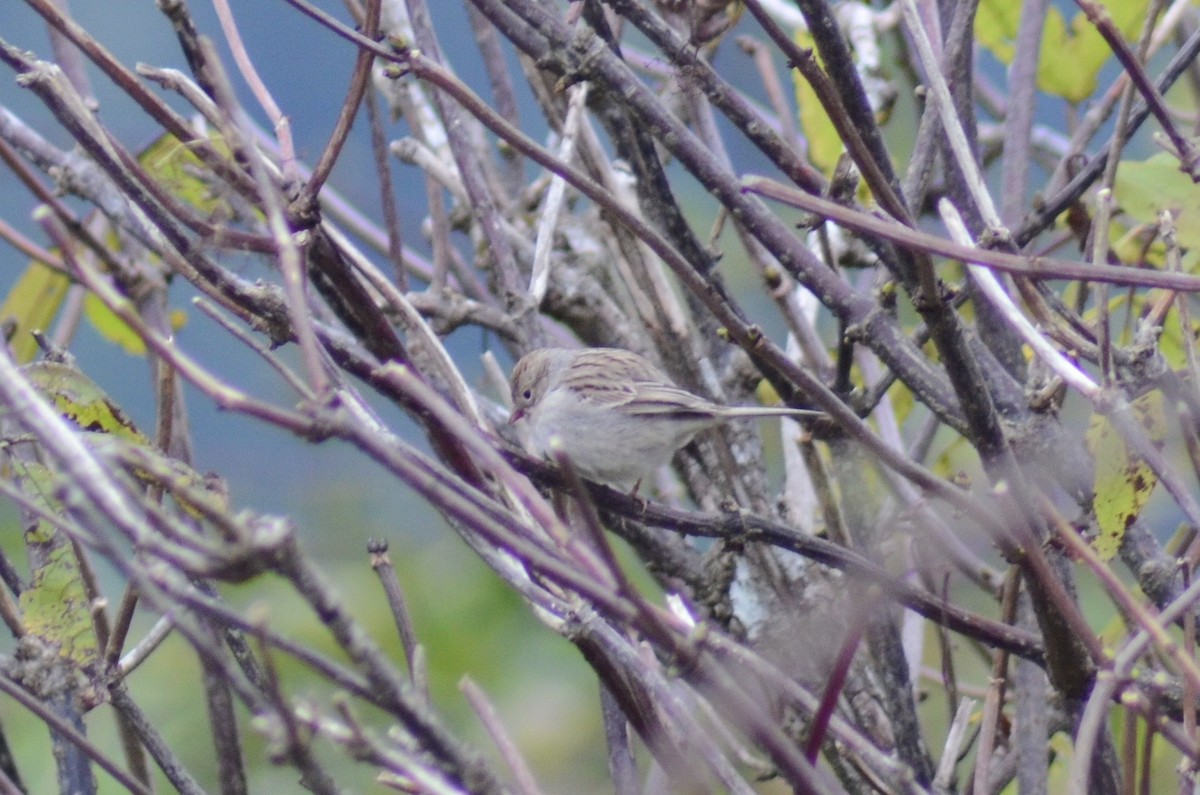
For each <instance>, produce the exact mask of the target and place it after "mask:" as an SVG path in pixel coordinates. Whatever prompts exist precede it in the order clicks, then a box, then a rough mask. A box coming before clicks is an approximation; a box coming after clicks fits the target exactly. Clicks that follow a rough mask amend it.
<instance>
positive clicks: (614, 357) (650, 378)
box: [559, 348, 670, 406]
mask: <svg viewBox="0 0 1200 795" xmlns="http://www.w3.org/2000/svg"><path fill="white" fill-rule="evenodd" d="M642 382H651V383H666V384H670V380H669V379H668V378H667V377H666V376H665V375H663V374H662V373H661V372H659V371H658V368H656V367H655V366H654V365H652V364H650V363H649V362H647V361H646V360H645V359H643V358H641V357H640V356H637V355H635V354H632V353H629V352H628V351H622V350H616V349H613V348H604V349H592V350H586V351H580V352H579V353H578V354H577V355H576V357H575V362H574V364H573V366H572V367H571V369H570V371H568V372H567V373H565V374H564V375H563V377H562V380H561V381H560V382H559V386H561V387H565V388H567V389H571V390H574V391H575V392H577V393H579V394H580V395H581V396H582V397H583V398H584V399H586V400H588V401H590V402H592V403H595V404H598V405H601V406H623V405H625V404H627V403H629V402H631V401H633V400H634V399H635V398H636V397H637V389H636V385H638V384H640V383H642Z"/></svg>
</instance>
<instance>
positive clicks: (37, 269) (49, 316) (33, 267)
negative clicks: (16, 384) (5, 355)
mask: <svg viewBox="0 0 1200 795" xmlns="http://www.w3.org/2000/svg"><path fill="white" fill-rule="evenodd" d="M70 286H71V280H70V279H69V278H67V276H66V275H65V274H63V273H61V272H59V271H56V270H54V269H53V268H51V267H50V266H49V265H46V264H44V263H41V262H38V261H36V260H34V261H32V262H30V263H29V266H28V267H27V268H25V272H24V273H22V274H21V278H19V279H17V283H16V284H14V285H13V287H12V289H11V290H9V291H8V295H7V296H5V298H4V303H3V304H2V305H0V323H13V324H15V329H14V333H13V336H12V351H13V355H14V356H16V359H17V361H18V362H19V363H24V362H31V361H33V358H34V357H35V356H37V353H38V344H37V342H36V341H35V340H34V339H33V336H32V335H31V333H30V332H34V331H46V330H47V329H48V328H49V327H50V324H51V323H53V322H54V318H55V317H56V316H57V315H58V310H59V309H60V308H61V307H62V302H63V298H64V297H66V294H67V288H68V287H70Z"/></svg>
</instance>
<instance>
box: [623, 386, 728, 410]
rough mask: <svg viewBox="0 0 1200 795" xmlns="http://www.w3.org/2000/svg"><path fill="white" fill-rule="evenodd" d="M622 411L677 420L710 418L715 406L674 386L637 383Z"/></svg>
mask: <svg viewBox="0 0 1200 795" xmlns="http://www.w3.org/2000/svg"><path fill="white" fill-rule="evenodd" d="M633 391H634V396H633V398H632V399H630V400H629V402H627V403H626V404H625V405H624V406H623V409H624V410H625V411H626V412H628V413H630V414H643V415H645V414H654V415H663V416H667V415H669V416H673V417H676V418H679V419H695V418H705V417H712V416H713V414H714V410H715V408H716V407H715V406H713V404H711V403H709V402H708V401H707V400H704V399H703V398H701V397H699V396H697V395H693V394H692V393H691V392H688V391H687V390H685V389H680V388H679V387H677V386H675V385H674V384H663V383H646V382H643V383H638V384H635V385H634V389H633Z"/></svg>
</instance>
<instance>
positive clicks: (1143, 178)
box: [1113, 152, 1200, 250]
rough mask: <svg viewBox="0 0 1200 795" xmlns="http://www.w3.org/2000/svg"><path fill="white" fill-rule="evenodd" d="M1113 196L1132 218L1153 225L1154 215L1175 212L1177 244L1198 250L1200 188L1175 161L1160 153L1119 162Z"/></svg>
mask: <svg viewBox="0 0 1200 795" xmlns="http://www.w3.org/2000/svg"><path fill="white" fill-rule="evenodd" d="M1113 192H1114V196H1115V198H1116V200H1117V204H1118V205H1120V207H1121V209H1122V210H1123V211H1124V212H1125V214H1126V215H1128V216H1129V217H1130V218H1132V219H1133V220H1134V221H1136V222H1138V223H1142V224H1151V225H1155V226H1157V224H1158V215H1159V213H1161V212H1162V211H1163V210H1170V211H1171V212H1172V213H1173V214H1174V215H1175V232H1176V236H1177V238H1178V240H1179V245H1180V246H1181V247H1182V248H1185V249H1192V250H1200V188H1197V187H1196V185H1195V183H1193V182H1192V180H1191V178H1189V177H1188V176H1186V175H1185V174H1184V173H1183V172H1182V171H1180V170H1179V160H1177V159H1176V158H1174V157H1172V156H1171V155H1169V154H1166V153H1165V152H1164V153H1161V154H1157V155H1154V156H1153V157H1151V158H1149V159H1147V160H1143V161H1140V162H1136V161H1122V162H1121V167H1120V168H1119V169H1117V179H1116V183H1115V184H1114V185H1113Z"/></svg>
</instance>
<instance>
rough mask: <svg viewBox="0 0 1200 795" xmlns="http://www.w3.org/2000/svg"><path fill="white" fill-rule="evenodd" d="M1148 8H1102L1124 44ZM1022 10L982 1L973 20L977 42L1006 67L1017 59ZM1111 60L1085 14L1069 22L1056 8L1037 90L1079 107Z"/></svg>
mask: <svg viewBox="0 0 1200 795" xmlns="http://www.w3.org/2000/svg"><path fill="white" fill-rule="evenodd" d="M1148 5H1149V0H1107V2H1106V3H1105V4H1104V7H1103V8H1104V11H1105V13H1107V14H1108V16H1109V17H1110V18H1111V19H1112V21H1113V24H1114V25H1115V26H1116V28H1117V30H1118V31H1120V32H1121V34H1122V35H1123V36H1124V37H1125V40H1126V41H1131V40H1132V39H1133V38H1134V37H1135V36H1136V35H1137V33H1138V29H1139V27H1140V26H1141V23H1142V20H1143V19H1144V18H1145V14H1146V7H1147V6H1148ZM1020 10H1021V4H1020V3H1013V2H1011V1H1010V0H983V2H981V3H980V7H979V11H978V13H977V14H976V16H975V36H976V39H977V40H978V41H979V43H980V44H982V45H983V46H984V47H985V48H986V49H987V50H988V51H989V52H991V53H992V54H993V55H994V56H996V58H997V59H998V60H1000V61H1002V62H1004V63H1006V64H1007V63H1010V62H1011V61H1012V59H1013V56H1014V47H1013V43H1014V42H1015V40H1016V36H1017V27H1018V25H1019V23H1020ZM1111 57H1113V55H1112V50H1111V49H1110V48H1109V46H1108V43H1107V42H1106V41H1104V38H1103V37H1102V36H1101V35H1100V34H1099V33H1098V32H1097V31H1096V26H1095V25H1093V24H1092V23H1091V22H1090V21H1088V18H1087V16H1086V15H1085V14H1084V13H1083V12H1079V13H1076V14H1075V15H1074V16H1072V17H1071V19H1070V21H1069V22H1068V21H1067V19H1066V17H1064V16H1063V13H1062V11H1060V10H1059V9H1058V7H1056V6H1051V7H1050V9H1049V11H1048V12H1047V14H1046V23H1045V27H1044V28H1043V29H1042V43H1041V48H1040V52H1039V53H1038V77H1037V81H1038V88H1039V89H1041V90H1042V91H1045V92H1046V93H1048V94H1053V95H1055V96H1058V97H1062V98H1064V99H1066V100H1068V101H1069V102H1073V103H1080V102H1082V101H1084V100H1085V99H1087V98H1088V97H1090V96H1092V94H1093V93H1095V91H1096V79H1097V76H1098V75H1099V74H1100V69H1101V67H1103V66H1104V64H1106V63H1107V62H1108V60H1109V59H1110V58H1111Z"/></svg>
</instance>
